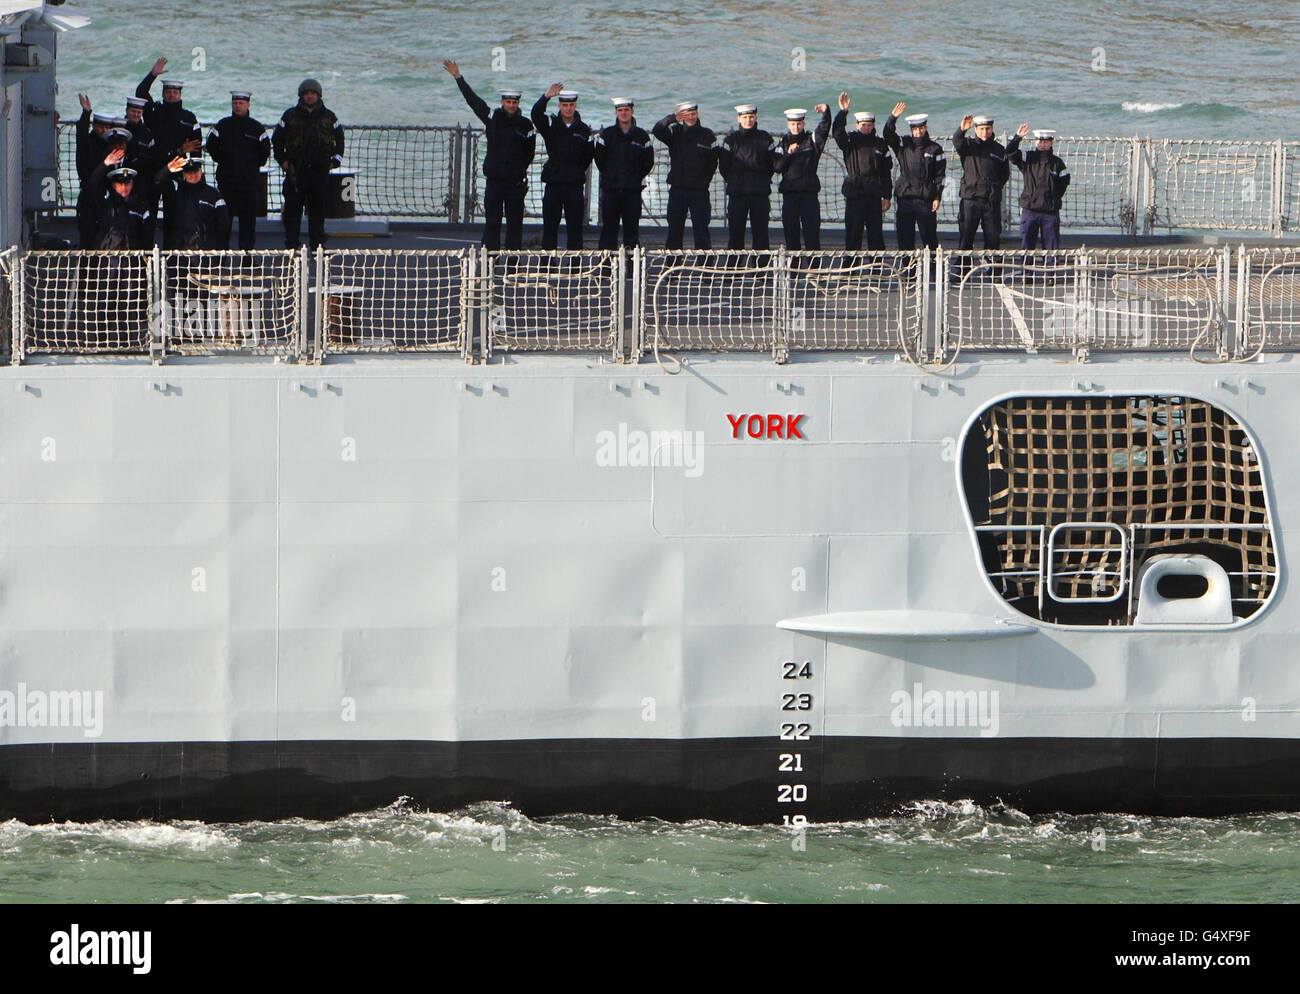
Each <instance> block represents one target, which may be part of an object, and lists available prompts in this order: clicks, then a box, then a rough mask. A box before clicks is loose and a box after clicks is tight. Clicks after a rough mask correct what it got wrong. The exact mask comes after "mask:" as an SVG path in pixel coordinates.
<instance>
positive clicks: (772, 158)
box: [718, 128, 776, 197]
mask: <svg viewBox="0 0 1300 994" xmlns="http://www.w3.org/2000/svg"><path fill="white" fill-rule="evenodd" d="M718 171H719V172H720V173H722V178H723V179H724V180H726V181H727V193H729V194H730V195H731V196H733V197H743V196H747V195H749V194H753V193H761V194H763V195H764V196H767V195H768V194H769V193H770V192H771V190H772V174H773V173H775V172H776V142H775V141H773V139H772V136H771V135H770V134H768V133H767V132H766V131H764V130H762V129H761V128H737V129H736V130H735V131H732V132H730V133H729V134H728V135H727V137H726V138H724V139H722V147H721V148H719V149H718Z"/></svg>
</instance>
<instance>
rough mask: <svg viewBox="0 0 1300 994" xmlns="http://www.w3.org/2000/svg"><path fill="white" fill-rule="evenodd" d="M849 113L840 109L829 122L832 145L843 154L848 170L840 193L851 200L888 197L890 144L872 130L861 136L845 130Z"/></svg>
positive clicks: (854, 131)
mask: <svg viewBox="0 0 1300 994" xmlns="http://www.w3.org/2000/svg"><path fill="white" fill-rule="evenodd" d="M848 116H849V112H848V111H847V110H842V111H840V112H839V113H838V114H836V115H835V122H834V123H833V124H832V125H831V134H832V135H834V136H835V144H836V145H838V146H839V147H840V151H841V152H843V153H844V168H845V172H846V173H847V175H846V176H845V177H844V185H843V186H842V187H841V188H840V189H841V192H843V194H844V196H846V197H848V198H849V199H850V200H857V199H859V198H872V199H876V200H888V199H889V196H890V188H889V187H890V178H891V175H892V173H893V165H894V160H893V159H891V158H890V157H889V145H888V143H886V141H885V139H883V138H881V137H880V135H878V134H876V133H875V132H874V131H873V132H872V133H871V134H869V135H864V134H863V133H862V132H861V131H858V130H856V129H855V130H853V131H848V130H846V129H845V126H844V124H845V122H846V121H847V120H848Z"/></svg>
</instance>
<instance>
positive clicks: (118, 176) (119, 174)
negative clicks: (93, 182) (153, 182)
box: [108, 166, 138, 183]
mask: <svg viewBox="0 0 1300 994" xmlns="http://www.w3.org/2000/svg"><path fill="white" fill-rule="evenodd" d="M137 175H138V174H137V173H136V171H135V170H134V169H132V168H131V167H130V166H118V167H117V168H116V169H110V170H109V171H108V178H109V179H110V180H116V181H117V182H119V183H129V182H131V181H132V180H134V179H135V178H136V176H137Z"/></svg>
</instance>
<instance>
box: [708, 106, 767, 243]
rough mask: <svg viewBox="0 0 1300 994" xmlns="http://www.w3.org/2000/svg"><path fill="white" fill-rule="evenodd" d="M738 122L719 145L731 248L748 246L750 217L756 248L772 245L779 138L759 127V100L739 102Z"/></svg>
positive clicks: (728, 240) (720, 168)
mask: <svg viewBox="0 0 1300 994" xmlns="http://www.w3.org/2000/svg"><path fill="white" fill-rule="evenodd" d="M736 125H737V127H736V129H735V130H734V131H732V132H730V133H729V134H728V135H727V137H726V138H724V139H722V145H721V147H720V148H719V149H718V171H719V172H720V173H722V178H723V179H724V180H725V181H726V184H727V248H729V249H743V248H744V247H745V221H746V219H748V220H749V224H750V227H751V229H752V231H753V241H754V248H756V249H765V248H768V247H769V245H770V241H769V237H768V217H769V216H770V214H771V210H772V174H773V173H774V172H776V142H775V140H774V139H773V138H772V136H771V135H770V134H768V133H767V132H766V131H763V130H762V129H761V128H759V126H758V106H757V105H756V104H738V105H737V106H736Z"/></svg>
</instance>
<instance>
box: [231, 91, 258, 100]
mask: <svg viewBox="0 0 1300 994" xmlns="http://www.w3.org/2000/svg"><path fill="white" fill-rule="evenodd" d="M230 99H231V100H252V99H253V92H252V91H251V90H231V91H230Z"/></svg>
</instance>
